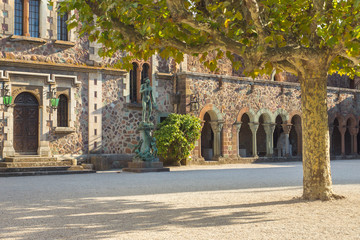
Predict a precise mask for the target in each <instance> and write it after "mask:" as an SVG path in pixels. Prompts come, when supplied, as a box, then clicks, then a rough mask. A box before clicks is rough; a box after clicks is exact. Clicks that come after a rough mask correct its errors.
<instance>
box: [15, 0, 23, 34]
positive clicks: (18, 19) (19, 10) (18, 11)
mask: <svg viewBox="0 0 360 240" xmlns="http://www.w3.org/2000/svg"><path fill="white" fill-rule="evenodd" d="M23 11H24V2H23V1H22V0H15V35H22V34H23Z"/></svg>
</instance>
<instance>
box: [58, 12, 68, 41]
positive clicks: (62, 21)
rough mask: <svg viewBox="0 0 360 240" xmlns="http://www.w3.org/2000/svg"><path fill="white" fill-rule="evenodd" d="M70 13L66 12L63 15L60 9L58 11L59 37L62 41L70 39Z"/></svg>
mask: <svg viewBox="0 0 360 240" xmlns="http://www.w3.org/2000/svg"><path fill="white" fill-rule="evenodd" d="M67 20H68V15H67V13H65V14H64V15H61V13H60V10H59V11H58V13H57V39H58V40H62V41H68V30H67V23H66V21H67Z"/></svg>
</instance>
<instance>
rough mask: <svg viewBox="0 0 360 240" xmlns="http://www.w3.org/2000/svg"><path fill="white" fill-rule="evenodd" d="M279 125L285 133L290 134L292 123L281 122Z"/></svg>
mask: <svg viewBox="0 0 360 240" xmlns="http://www.w3.org/2000/svg"><path fill="white" fill-rule="evenodd" d="M281 126H282V128H283V130H284V133H285V134H290V131H291V127H292V124H289V123H284V124H281Z"/></svg>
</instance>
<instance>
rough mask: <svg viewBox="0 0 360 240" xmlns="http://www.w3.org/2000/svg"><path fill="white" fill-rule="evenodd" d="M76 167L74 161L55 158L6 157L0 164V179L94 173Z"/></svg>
mask: <svg viewBox="0 0 360 240" xmlns="http://www.w3.org/2000/svg"><path fill="white" fill-rule="evenodd" d="M95 172H96V171H93V170H92V169H85V168H84V167H83V166H79V165H76V160H75V159H66V160H58V159H57V158H55V157H42V156H38V155H22V156H15V157H6V158H4V161H3V162H0V177H12V176H34V175H56V174H75V173H95Z"/></svg>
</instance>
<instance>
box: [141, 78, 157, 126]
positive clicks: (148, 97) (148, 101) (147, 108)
mask: <svg viewBox="0 0 360 240" xmlns="http://www.w3.org/2000/svg"><path fill="white" fill-rule="evenodd" d="M140 93H141V97H142V100H141V103H142V121H143V122H150V117H151V112H152V108H153V106H154V108H155V109H157V108H158V107H157V105H156V102H155V99H154V96H153V92H152V87H151V86H150V79H149V78H146V79H145V82H144V83H143V84H141V87H140Z"/></svg>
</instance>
